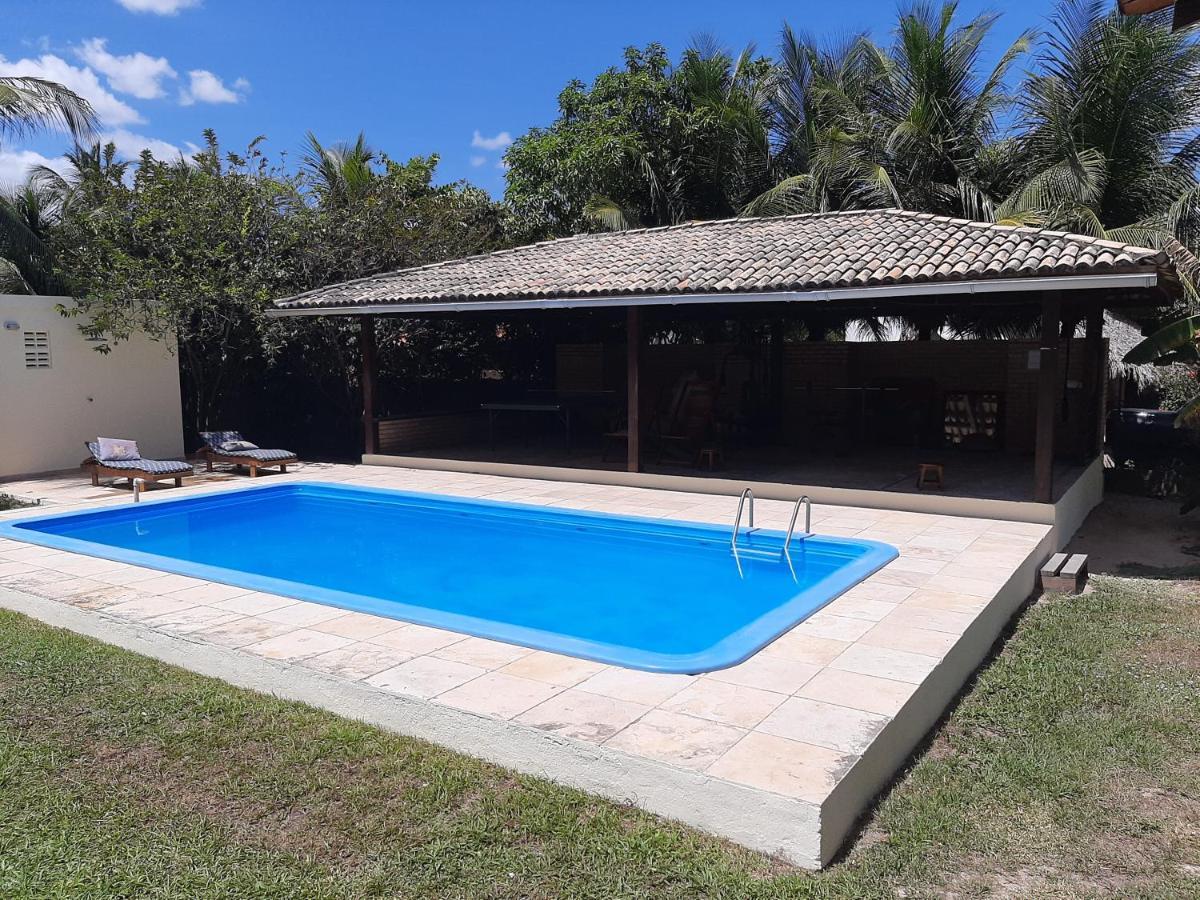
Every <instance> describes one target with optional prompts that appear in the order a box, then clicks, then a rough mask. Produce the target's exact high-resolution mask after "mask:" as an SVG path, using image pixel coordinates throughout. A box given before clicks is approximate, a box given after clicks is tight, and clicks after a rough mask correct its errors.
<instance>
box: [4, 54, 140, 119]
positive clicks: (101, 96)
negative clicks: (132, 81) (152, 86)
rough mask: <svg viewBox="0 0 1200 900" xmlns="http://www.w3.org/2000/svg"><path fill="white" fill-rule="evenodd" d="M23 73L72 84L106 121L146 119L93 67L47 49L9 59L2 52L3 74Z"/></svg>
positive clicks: (73, 88) (97, 114) (14, 74)
mask: <svg viewBox="0 0 1200 900" xmlns="http://www.w3.org/2000/svg"><path fill="white" fill-rule="evenodd" d="M20 75H24V76H28V77H31V78H45V79H47V80H49V81H56V82H58V83H59V84H62V85H65V86H67V87H69V88H70V89H71V90H73V91H74V92H75V93H77V94H78V95H79V96H80V97H83V98H84V99H85V100H87V101H88V102H89V103H90V104H92V109H93V110H95V111H96V116H97V118H99V120H100V122H101V123H102V124H104V125H110V126H120V125H132V124H134V123H138V122H142V121H144V120H143V119H142V117H141V115H140V114H139V113H138V111H137V110H136V109H134V108H133V107H132V106H129V105H128V104H126V103H123V102H122V101H120V100H118V99H117V98H116V97H114V96H113V95H112V94H110V93H109V92H108V91H106V90H105V89H104V87H103V86H102V85H101V84H100V79H99V78H97V77H96V73H95V72H93V71H92V70H91V69H89V68H77V67H76V66H73V65H71V64H70V63H69V62H67V61H66V60H65V59H63V58H62V57H60V56H55V55H54V54H52V53H44V54H42V55H41V56H39V57H38V58H37V59H18V60H8V59H5V58H4V57H3V56H0V76H20Z"/></svg>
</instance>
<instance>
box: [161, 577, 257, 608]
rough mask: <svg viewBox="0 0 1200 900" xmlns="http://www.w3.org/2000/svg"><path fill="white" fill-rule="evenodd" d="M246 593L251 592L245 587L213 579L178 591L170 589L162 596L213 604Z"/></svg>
mask: <svg viewBox="0 0 1200 900" xmlns="http://www.w3.org/2000/svg"><path fill="white" fill-rule="evenodd" d="M248 593H251V592H250V591H248V590H246V588H243V587H235V586H234V585H231V584H218V583H216V582H215V581H214V582H208V583H206V584H199V585H196V586H195V587H189V588H183V589H182V590H178V591H171V592H169V593H167V594H165V595H164V596H167V597H171V598H174V599H176V600H192V601H194V602H196V603H205V604H213V603H220V602H221V601H222V600H229V599H232V598H233V597H239V596H241V595H242V594H248Z"/></svg>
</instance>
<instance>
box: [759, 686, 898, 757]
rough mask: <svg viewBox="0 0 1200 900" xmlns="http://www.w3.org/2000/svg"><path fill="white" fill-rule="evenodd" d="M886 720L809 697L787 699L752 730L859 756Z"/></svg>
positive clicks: (874, 714)
mask: <svg viewBox="0 0 1200 900" xmlns="http://www.w3.org/2000/svg"><path fill="white" fill-rule="evenodd" d="M889 721H890V718H889V717H888V716H883V715H879V714H878V713H871V712H866V711H864V710H861V709H851V708H850V707H848V706H839V705H837V704H835V703H825V702H824V701H821V700H813V699H811V698H808V697H789V698H788V699H787V700H785V701H784V702H783V703H782V704H781V705H780V706H779V708H778V709H776V710H775V711H774V712H772V713H771V714H770V715H769V716H767V717H766V718H765V719H763V720H762V721H761V722H759V724H758V726H757V727H756V728H755V729H754V730H755V731H760V732H762V733H764V734H773V735H775V736H776V737H784V738H791V739H792V740H794V741H801V742H803V743H808V744H816V745H817V746H818V747H827V748H829V749H830V750H841V751H842V752H843V753H854V754H861V753H862V752H863V751H864V750H866V749H867V747H868V746H870V744H871V742H872V741H873V740H875V737H876V735H878V734H879V732H880V731H881V730H882V729H883V726H884V725H886V724H887V723H888V722H889Z"/></svg>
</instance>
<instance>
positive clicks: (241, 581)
mask: <svg viewBox="0 0 1200 900" xmlns="http://www.w3.org/2000/svg"><path fill="white" fill-rule="evenodd" d="M731 511H732V504H731ZM0 536H3V537H8V538H12V539H15V540H23V541H29V542H31V543H35V544H42V545H45V546H49V547H57V548H59V549H63V550H70V551H74V552H78V553H85V554H88V555H91V556H99V557H104V558H106V559H113V560H119V561H122V562H129V563H134V564H137V565H142V566H148V567H151V568H155V569H162V570H164V571H167V572H176V573H179V574H181V575H190V576H193V577H196V578H203V579H206V580H208V581H216V582H222V583H225V584H231V585H238V586H242V587H245V588H248V589H251V590H260V591H267V592H270V593H276V594H282V595H284V596H288V597H296V598H299V599H303V600H310V601H313V602H316V603H323V604H328V605H331V606H337V607H341V608H344V609H348V610H357V611H360V612H365V613H372V614H375V615H380V616H388V617H391V618H395V619H400V620H403V621H406V622H415V623H418V624H422V625H430V626H433V627H436V628H445V629H449V630H452V631H457V632H462V633H465V634H470V635H477V636H479V637H485V638H492V639H494V640H499V641H506V642H508V643H512V644H520V645H523V646H527V647H533V648H537V649H542V650H550V651H553V652H556V653H565V654H568V655H571V656H579V657H584V658H587V659H593V660H597V661H600V662H605V663H613V664H615V665H619V666H626V667H629V668H635V669H645V670H648V671H655V672H684V673H697V672H704V671H709V670H712V669H720V668H725V667H728V666H731V665H735V664H736V663H739V662H741V661H743V660H745V659H746V658H747V657H749V656H751V655H753V654H754V653H755V652H756V651H757V650H759V649H760V648H761V647H763V646H764V645H765V644H767V643H769V642H770V641H772V640H774V639H775V638H776V637H778V636H779V635H780V634H782V633H783V632H785V631H787V630H788V629H790V628H791V627H792V626H794V625H795V624H797V623H798V622H800V621H802V620H803V619H805V618H806V617H808V616H809V615H811V614H812V613H813V612H815V611H816V610H818V609H820V608H821V607H822V606H824V605H825V604H827V603H828V602H829V601H831V600H833V599H834V598H835V597H837V596H838V594H840V593H842V592H843V591H845V590H847V589H848V588H850V587H852V586H853V585H855V584H857V583H858V582H859V581H861V580H862V579H864V578H866V577H867V576H868V575H870V574H871V573H872V572H874V571H876V570H877V569H879V568H880V567H882V566H884V565H886V564H887V563H888V562H890V561H891V560H892V559H894V558H895V557H896V556H897V552H896V550H895V548H893V547H890V546H888V545H887V544H882V543H879V542H876V541H865V540H857V539H849V538H832V537H818V536H814V537H809V538H807V539H805V540H795V541H793V543H792V545H791V549H790V551H789V552H788V554H787V555H786V556H785V555H783V554H782V552H781V551H782V547H783V534H782V532H772V531H766V530H760V531H755V532H753V533H752V534H750V535H745V534H743V535H742V536H740V537H739V539H738V547H739V551H738V553H737V554H736V555H735V554H734V553H733V552H732V551H731V549H730V542H729V539H730V528H729V527H719V526H713V525H701V524H692V523H686V522H677V521H667V520H662V519H646V518H636V517H629V516H614V515H607V514H603V513H595V512H575V511H567V510H561V509H550V508H545V507H535V506H525V505H518V504H511V503H496V502H491V501H484V500H463V499H454V498H449V497H441V496H432V495H426V494H413V493H407V492H403V491H394V490H384V489H378V488H365V487H350V486H346V485H331V484H317V483H308V482H292V483H289V484H286V485H271V486H267V487H255V488H247V489H245V490H239V491H230V492H225V493H214V494H208V495H203V496H193V497H187V498H184V499H179V500H175V499H171V500H163V501H149V502H145V503H139V504H130V505H128V506H122V507H120V508H108V509H100V510H94V511H88V512H76V513H59V514H56V515H49V516H39V517H36V518H30V519H19V520H16V521H13V522H10V523H8V524H4V525H0Z"/></svg>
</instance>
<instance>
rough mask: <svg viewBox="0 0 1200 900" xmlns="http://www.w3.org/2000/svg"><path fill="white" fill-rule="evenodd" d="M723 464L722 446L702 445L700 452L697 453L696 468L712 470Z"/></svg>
mask: <svg viewBox="0 0 1200 900" xmlns="http://www.w3.org/2000/svg"><path fill="white" fill-rule="evenodd" d="M720 464H721V448H720V447H701V448H700V452H699V453H697V454H696V468H697V469H703V468H707V469H708V471H710V472H711V471H712V470H713V469H715V468H716V467H717V466H719V465H720Z"/></svg>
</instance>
